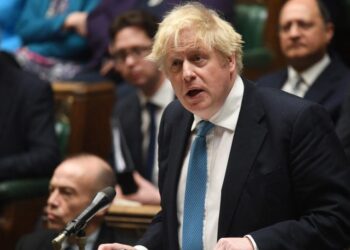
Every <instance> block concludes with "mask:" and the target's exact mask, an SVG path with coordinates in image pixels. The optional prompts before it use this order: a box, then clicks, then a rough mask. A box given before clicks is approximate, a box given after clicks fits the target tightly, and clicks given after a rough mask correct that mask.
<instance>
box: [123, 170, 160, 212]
mask: <svg viewBox="0 0 350 250" xmlns="http://www.w3.org/2000/svg"><path fill="white" fill-rule="evenodd" d="M133 177H134V180H135V182H136V184H137V186H138V190H137V191H136V193H134V194H128V195H125V194H123V193H122V190H121V188H119V187H117V194H118V198H122V199H126V200H132V201H138V202H140V203H142V204H148V205H159V204H160V194H159V190H158V188H157V187H155V186H154V185H153V184H152V183H150V182H149V181H148V180H146V179H145V178H143V177H142V176H141V175H140V174H139V173H138V172H137V171H134V172H133Z"/></svg>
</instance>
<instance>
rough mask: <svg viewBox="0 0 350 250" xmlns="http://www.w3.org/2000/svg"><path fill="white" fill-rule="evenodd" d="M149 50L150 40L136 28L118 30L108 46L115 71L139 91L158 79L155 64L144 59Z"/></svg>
mask: <svg viewBox="0 0 350 250" xmlns="http://www.w3.org/2000/svg"><path fill="white" fill-rule="evenodd" d="M151 48H152V40H151V38H149V37H148V36H147V34H146V33H145V32H144V31H143V30H142V29H140V28H138V27H126V28H124V29H122V30H120V31H119V32H118V33H117V34H116V36H115V39H114V42H113V43H112V44H111V45H110V53H111V55H112V57H113V58H114V61H115V69H116V70H117V71H118V72H119V73H120V74H121V76H122V77H123V78H124V79H125V80H126V81H127V82H129V83H131V84H133V85H134V86H135V87H139V88H141V89H142V88H147V87H149V86H150V85H152V84H155V83H157V82H158V79H159V77H160V71H159V70H158V68H157V66H156V64H155V63H153V62H150V61H148V60H145V59H144V57H145V56H147V55H148V54H149V53H150V51H151Z"/></svg>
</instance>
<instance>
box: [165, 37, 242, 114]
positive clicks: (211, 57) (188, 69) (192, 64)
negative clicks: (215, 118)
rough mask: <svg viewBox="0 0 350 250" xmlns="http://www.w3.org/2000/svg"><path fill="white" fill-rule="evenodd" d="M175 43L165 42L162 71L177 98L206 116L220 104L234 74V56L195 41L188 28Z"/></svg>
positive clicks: (187, 107)
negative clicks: (226, 55)
mask: <svg viewBox="0 0 350 250" xmlns="http://www.w3.org/2000/svg"><path fill="white" fill-rule="evenodd" d="M178 45H179V46H177V47H176V48H174V46H173V44H171V43H170V44H169V45H168V51H169V52H168V54H167V56H166V59H165V66H164V70H165V72H166V75H167V76H168V78H169V80H170V81H171V84H172V86H173V88H174V91H175V93H176V96H177V98H178V99H179V101H180V102H181V103H182V105H183V106H184V107H185V108H186V109H187V110H189V111H190V112H192V113H194V114H196V115H198V116H199V117H201V118H203V119H209V118H210V117H211V116H212V115H214V114H215V113H216V112H217V111H218V110H219V109H220V108H221V107H222V105H223V103H224V102H225V100H226V97H227V95H228V94H229V92H230V90H231V88H232V86H233V82H234V79H235V77H236V64H235V58H234V56H231V57H229V58H228V57H227V58H226V57H224V56H222V55H221V54H220V53H218V52H217V51H215V50H213V49H209V48H207V47H205V46H204V45H202V44H200V43H196V42H195V38H194V34H193V32H191V31H190V30H184V31H183V32H181V33H180V40H179V44H178Z"/></svg>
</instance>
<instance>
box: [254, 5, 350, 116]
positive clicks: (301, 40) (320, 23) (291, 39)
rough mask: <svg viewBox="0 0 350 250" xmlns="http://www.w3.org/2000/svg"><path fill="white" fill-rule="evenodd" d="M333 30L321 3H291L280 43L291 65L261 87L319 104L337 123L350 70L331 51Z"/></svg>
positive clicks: (283, 12)
mask: <svg viewBox="0 0 350 250" xmlns="http://www.w3.org/2000/svg"><path fill="white" fill-rule="evenodd" d="M333 31H334V27H333V23H332V21H331V20H330V15H329V13H328V11H327V9H326V8H325V6H324V5H323V3H322V2H321V1H317V0H290V1H287V2H286V4H285V5H284V6H283V8H282V10H281V12H280V18H279V40H280V47H281V50H282V53H283V55H284V56H285V59H286V61H287V63H288V66H287V68H285V69H283V70H281V71H278V72H275V73H272V74H270V75H267V76H265V77H263V78H261V79H260V80H258V84H259V85H260V86H268V87H274V88H280V89H282V90H284V91H287V92H289V93H292V94H295V95H298V96H300V97H303V98H305V99H308V100H311V101H314V102H317V103H319V104H321V105H323V106H324V107H325V108H326V109H327V110H328V111H329V114H330V115H331V117H332V119H333V122H334V123H336V122H337V120H338V118H339V114H340V110H341V106H342V103H343V101H344V98H345V94H346V91H347V89H348V87H349V85H350V71H349V69H348V68H347V67H346V66H345V65H344V64H343V63H342V62H341V61H340V60H339V59H338V58H337V57H330V55H329V53H328V52H327V48H328V45H329V44H330V42H331V39H332V37H333Z"/></svg>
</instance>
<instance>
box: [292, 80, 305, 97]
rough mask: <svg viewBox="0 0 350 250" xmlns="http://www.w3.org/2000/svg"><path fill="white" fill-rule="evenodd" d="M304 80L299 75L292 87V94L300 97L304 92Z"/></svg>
mask: <svg viewBox="0 0 350 250" xmlns="http://www.w3.org/2000/svg"><path fill="white" fill-rule="evenodd" d="M305 87H306V86H305V81H304V79H303V78H302V77H301V76H300V75H299V77H298V80H297V81H296V82H295V85H294V87H293V94H294V95H297V96H299V97H302V96H303V95H304V92H305Z"/></svg>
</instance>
